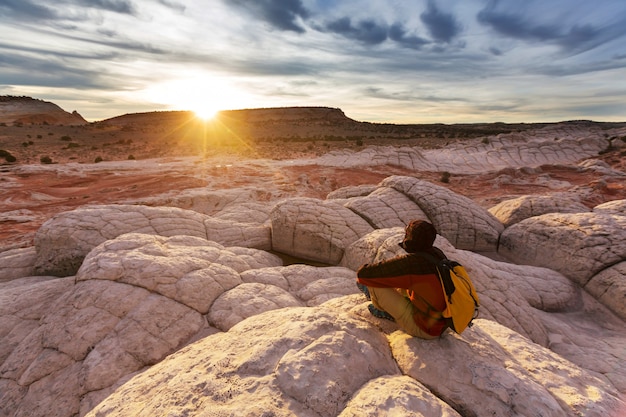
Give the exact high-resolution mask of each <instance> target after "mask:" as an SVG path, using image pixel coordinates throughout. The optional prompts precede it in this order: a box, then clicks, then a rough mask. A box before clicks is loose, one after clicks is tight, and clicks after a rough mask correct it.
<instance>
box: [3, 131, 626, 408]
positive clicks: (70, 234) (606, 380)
mask: <svg viewBox="0 0 626 417" xmlns="http://www.w3.org/2000/svg"><path fill="white" fill-rule="evenodd" d="M550 140H551V141H553V138H551V139H550ZM564 140H565V139H564ZM601 140H602V139H601V138H595V139H593V138H592V139H588V138H583V139H575V138H572V139H571V141H572V143H573V142H576V143H578V145H577V146H578V148H576V149H578V150H580V149H589V153H590V154H592V153H593V152H596V153H597V152H598V150H599V149H601V148H602V147H601V146H599V143H600V142H601ZM499 143H501V144H502V146H504V145H506V144H507V143H509V145H507V146H506V150H504V151H502V152H500V151H498V147H497V146H496V145H493V144H492V145H490V146H492V147H493V153H492V151H486V152H487V155H488V157H486V158H483V157H481V158H479V157H478V156H476V157H475V160H476V166H479V165H480V166H484V165H485V163H486V162H485V161H491V163H492V164H493V165H492V167H496V169H498V168H497V167H499V166H500V163H505V162H506V161H507V160H509V162H508V163H510V164H512V165H514V166H515V167H518V165H519V164H523V165H528V166H530V165H532V164H541V163H544V158H545V155H543V154H542V152H539V153H536V152H534V151H533V152H530V151H528V152H526V151H524V150H525V149H531V148H532V149H543V150H544V151H545V152H546V153H550V152H554V154H555V155H559V152H561V151H557V149H559V147H558V146H557V147H552V146H551V145H550V144H546V145H545V147H544V146H540V147H539V148H536V147H533V146H534V145H533V146H530V145H528V144H529V143H530V141H527V140H526V139H524V138H515V137H508V138H506V140H505V138H501V140H500V142H499ZM561 145H563V146H564V147H565V149H568V148H567V146H565V144H564V143H561ZM481 146H482V145H481ZM498 146H500V145H498ZM572 146H574V145H572ZM486 148H488V147H487V146H486V144H485V149H486ZM485 149H483V152H484V151H485ZM514 149H518V150H519V151H514ZM362 152H365V153H366V154H367V155H368V156H367V158H369V159H370V160H372V158H375V159H378V160H380V161H386V162H384V163H389V161H391V160H395V161H396V162H395V163H401V164H407V165H411V166H412V167H416V166H417V165H418V164H419V163H431V161H432V158H431V157H430V156H429V157H428V158H421V157H420V156H419V155H420V154H422V152H426V151H422V150H415V152H404V151H400V153H397V152H396V151H384V150H381V149H378V150H377V151H376V152H377V153H376V155H377V156H376V157H374V156H373V154H372V153H371V152H372V151H371V150H364V151H362ZM403 152H404V153H403ZM515 152H518V153H517V154H516V153H515ZM563 152H564V153H563V154H562V155H561V156H560V157H561V158H562V160H565V159H571V158H573V157H572V155H571V153H569V152H565V151H563ZM399 155H406V157H405V156H401V157H399ZM459 155H466V158H468V157H467V155H471V153H469V152H465V153H462V154H459ZM483 155H484V154H483ZM542 155H543V156H542ZM448 156H450V155H448ZM514 156H515V157H514ZM333 158H335V160H337V155H329V156H327V157H323V158H321V159H320V160H319V161H318V162H320V163H330V162H329V161H330V160H332V159H333ZM358 158H360V157H356V159H358ZM360 160H361V162H362V163H363V160H362V159H360ZM467 160H468V159H466V161H467ZM448 161H449V162H448V163H449V164H450V165H448V166H457V167H459V166H461V164H459V163H456V164H453V162H451V161H450V160H448ZM502 161H504V162H502ZM353 162H354V161H353ZM569 162H576V161H575V160H571V161H569ZM299 163H304V162H302V161H300V162H299ZM467 167H468V168H467V169H468V170H469V171H470V172H472V170H474V169H478V168H475V166H474V164H473V163H470V162H468V163H467ZM616 175H621V174H616ZM238 195H239V197H238ZM241 196H244V197H241ZM140 203H141V204H140ZM624 207H626V200H614V201H611V202H606V203H602V204H598V205H597V206H595V207H589V208H587V207H586V206H584V205H582V204H581V202H580V201H577V200H576V199H575V198H572V197H571V195H564V194H562V193H561V194H554V196H553V197H552V198H551V199H548V198H547V197H543V196H525V197H523V198H517V197H516V198H511V199H509V200H508V201H503V202H502V203H500V204H499V205H498V206H496V207H490V208H488V209H487V208H484V207H482V206H481V205H479V204H477V203H476V202H474V201H473V200H471V199H469V198H467V197H464V196H462V195H460V194H458V193H455V192H452V191H450V190H449V189H447V188H444V187H442V186H440V185H436V184H433V183H432V182H429V181H425V180H422V179H419V178H418V176H399V175H394V176H389V177H388V178H385V179H384V180H383V181H381V182H379V183H378V184H371V185H367V186H358V187H349V188H345V189H340V190H335V191H334V192H333V193H331V194H329V195H328V198H326V199H318V198H313V197H305V196H298V195H296V196H287V195H285V194H284V193H280V192H277V191H276V190H273V189H271V187H266V188H265V189H264V190H263V193H262V192H258V193H251V192H250V189H241V190H237V189H231V190H224V191H216V190H195V191H194V192H193V193H190V192H186V193H181V194H179V195H178V196H176V195H174V196H173V195H171V194H169V195H167V196H155V197H154V199H151V200H142V201H136V202H135V203H134V204H133V203H131V202H128V201H127V202H126V203H125V204H106V205H90V206H84V207H79V208H77V209H74V210H70V211H66V212H62V213H60V214H58V215H56V216H54V217H52V218H51V219H49V220H48V221H47V222H46V223H45V224H44V225H43V226H42V227H41V228H40V229H39V230H38V232H37V235H36V237H35V245H34V247H32V248H24V249H12V250H10V251H6V252H3V253H0V270H1V271H2V276H1V277H0V337H1V338H2V344H1V345H0V404H1V405H2V406H1V408H0V416H22V415H29V416H43V415H45V416H60V417H65V416H74V415H88V416H93V417H96V416H129V415H133V416H153V415H190V416H191V415H207V413H208V412H210V413H211V414H212V415H213V414H214V415H236V416H259V415H268V416H269V415H274V416H292V415H297V416H344V417H347V416H356V415H376V414H379V415H380V414H385V415H393V414H396V415H416V414H417V415H419V413H421V415H442V416H491V415H498V416H500V415H502V416H508V415H510V416H512V415H523V416H531V415H549V416H603V417H604V416H609V417H619V416H622V415H624V413H626V367H625V366H624V364H625V363H626V351H625V350H624V349H623V346H624V344H625V343H626V331H625V330H624V321H625V320H626V312H625V310H624V303H623V300H624V296H625V294H626V285H625V282H626V268H625V266H624V265H626V246H625V244H624V242H625V241H626V239H625V236H624V233H625V232H624V230H626V227H625V226H626V217H625V215H624ZM414 218H423V219H428V220H429V221H431V222H432V223H433V224H434V225H435V226H436V227H437V229H438V231H439V236H438V237H437V240H436V242H435V244H436V246H438V247H440V248H441V249H442V250H443V251H444V252H445V253H446V254H447V255H448V257H449V258H451V259H455V260H457V261H459V262H460V263H461V264H463V265H464V266H465V267H466V268H467V270H468V272H469V273H470V275H471V276H472V278H473V280H474V283H475V285H476V288H477V290H478V293H479V295H480V299H481V309H480V310H481V313H480V316H479V318H478V319H476V320H475V325H474V326H473V327H471V328H470V329H468V330H466V331H465V332H464V333H463V334H461V335H458V334H455V333H453V332H451V331H448V332H446V333H445V334H444V335H443V337H441V338H440V339H437V340H430V341H425V340H420V339H416V338H412V337H409V336H407V335H406V334H405V333H403V332H402V331H400V330H399V329H398V328H397V326H396V325H395V324H394V323H392V322H389V321H384V320H380V319H377V318H375V317H373V316H371V315H370V314H369V312H368V309H367V305H368V301H367V300H366V299H365V298H364V297H363V295H362V294H361V293H360V292H358V290H357V288H356V286H355V285H354V279H355V270H356V268H358V266H359V265H361V264H363V263H365V262H372V261H378V260H382V259H386V258H389V257H392V256H395V255H397V254H399V253H401V252H402V249H401V248H400V247H399V246H398V242H399V241H400V240H401V238H402V235H403V227H404V226H405V225H406V224H407V223H408V221H410V220H411V219H414ZM207 410H210V411H207Z"/></svg>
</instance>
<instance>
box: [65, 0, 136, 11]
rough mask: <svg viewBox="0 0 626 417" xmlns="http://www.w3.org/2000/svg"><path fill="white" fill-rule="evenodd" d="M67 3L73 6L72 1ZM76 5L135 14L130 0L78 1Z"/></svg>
mask: <svg viewBox="0 0 626 417" xmlns="http://www.w3.org/2000/svg"><path fill="white" fill-rule="evenodd" d="M65 3H66V4H73V2H72V1H66V2H65ZM75 4H76V5H78V6H84V7H87V8H92V9H100V10H108V11H110V12H115V13H121V14H130V15H134V14H135V8H134V6H133V4H132V3H131V2H130V1H128V0H77V1H76V2H75Z"/></svg>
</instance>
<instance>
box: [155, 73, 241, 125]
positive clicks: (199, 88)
mask: <svg viewBox="0 0 626 417" xmlns="http://www.w3.org/2000/svg"><path fill="white" fill-rule="evenodd" d="M146 94H147V95H148V97H149V98H150V99H151V100H152V101H155V102H159V103H163V104H166V105H167V107H169V108H170V109H172V110H187V111H192V112H193V113H194V114H195V116H196V117H197V118H198V119H201V120H203V121H210V120H211V119H213V118H214V117H215V116H216V114H217V113H218V112H219V111H221V110H228V109H235V108H243V107H244V106H246V104H247V103H248V102H249V96H248V95H247V93H246V92H245V91H242V90H241V89H239V88H238V87H237V86H235V85H233V84H232V82H231V80H229V79H227V78H224V77H219V76H215V75H211V74H207V73H203V72H192V71H187V72H184V73H177V74H176V77H175V78H173V79H169V80H164V81H161V82H159V83H156V84H155V85H152V86H150V88H148V89H146Z"/></svg>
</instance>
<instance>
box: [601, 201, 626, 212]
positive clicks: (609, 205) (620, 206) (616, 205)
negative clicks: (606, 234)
mask: <svg viewBox="0 0 626 417" xmlns="http://www.w3.org/2000/svg"><path fill="white" fill-rule="evenodd" d="M593 212H594V213H605V214H621V215H622V216H626V200H613V201H607V202H606V203H602V204H598V205H597V206H595V207H594V208H593Z"/></svg>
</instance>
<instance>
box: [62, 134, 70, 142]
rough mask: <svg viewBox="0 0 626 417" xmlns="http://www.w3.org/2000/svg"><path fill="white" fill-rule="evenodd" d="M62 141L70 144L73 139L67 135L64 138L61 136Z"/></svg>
mask: <svg viewBox="0 0 626 417" xmlns="http://www.w3.org/2000/svg"><path fill="white" fill-rule="evenodd" d="M61 140H64V141H66V142H69V141H70V140H72V138H71V137H69V136H67V135H64V136H61Z"/></svg>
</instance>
